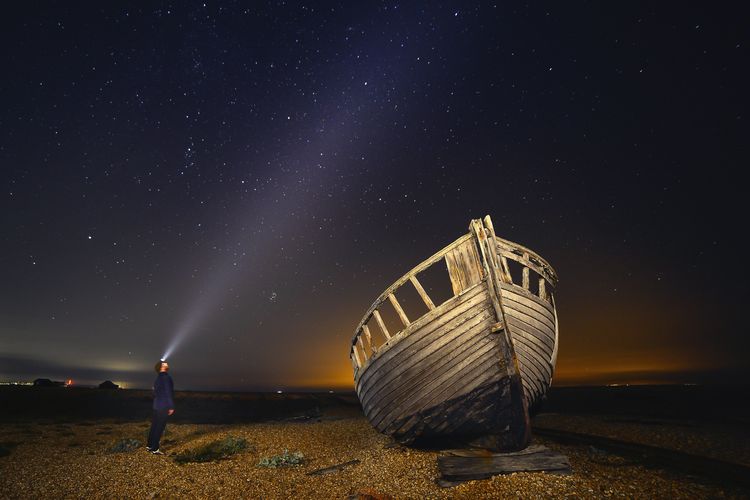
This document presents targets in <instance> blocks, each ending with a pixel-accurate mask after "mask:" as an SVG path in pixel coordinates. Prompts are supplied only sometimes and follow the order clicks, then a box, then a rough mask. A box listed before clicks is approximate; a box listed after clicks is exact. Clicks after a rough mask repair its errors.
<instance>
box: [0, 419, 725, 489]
mask: <svg viewBox="0 0 750 500" xmlns="http://www.w3.org/2000/svg"><path fill="white" fill-rule="evenodd" d="M0 425H1V427H0V443H12V444H11V445H9V446H6V449H7V450H8V454H7V455H6V456H0V496H2V497H3V498H124V497H125V498H260V497H263V498H290V497H294V498H347V497H354V498H357V497H359V498H366V495H370V498H372V497H378V496H379V497H380V498H388V497H389V496H390V497H393V498H506V497H514V498H516V497H518V498H539V497H560V498H562V497H566V498H567V497H575V498H602V497H622V498H706V497H723V496H732V494H734V495H737V494H738V493H737V492H736V491H724V490H722V488H721V487H719V486H715V485H708V484H702V483H699V482H697V481H694V480H692V479H690V478H688V477H685V476H677V475H674V474H672V473H668V472H665V471H661V470H652V469H646V468H644V467H642V466H639V465H634V464H632V463H630V462H628V461H625V460H620V459H619V458H618V457H613V456H607V457H601V456H598V454H597V453H594V452H592V450H590V449H589V448H588V447H567V446H566V447H561V446H559V445H557V444H555V443H554V442H548V441H547V442H544V444H546V445H547V446H549V447H550V448H555V449H558V450H561V451H563V452H564V453H565V454H567V455H568V456H569V458H570V462H571V465H572V466H573V471H574V473H573V474H572V475H569V476H553V475H548V474H544V473H536V474H529V473H520V474H512V475H508V476H496V477H494V478H492V479H489V480H485V481H472V482H468V483H465V484H462V485H459V486H456V487H454V488H448V489H443V488H440V487H438V486H437V485H436V484H435V479H436V478H437V477H438V469H437V460H436V457H437V452H436V451H429V450H416V449H409V448H404V447H401V446H393V445H392V443H391V442H390V440H389V439H388V438H387V437H385V436H383V435H380V434H378V433H377V432H376V431H374V430H373V429H372V427H371V426H370V425H369V424H368V423H367V421H366V420H365V419H364V418H363V417H358V418H344V419H340V420H323V421H320V422H318V421H313V422H312V423H302V422H285V423H262V424H245V425H228V426H207V425H195V424H170V425H169V426H168V432H167V435H166V436H165V438H164V439H163V441H162V449H164V450H165V451H166V452H167V455H165V456H155V455H151V454H150V453H148V452H147V451H146V450H145V449H144V448H143V446H140V447H139V448H138V449H135V450H134V451H124V452H119V453H114V452H112V449H113V447H114V446H115V445H117V443H121V442H123V440H130V439H135V440H138V441H140V442H141V443H143V442H144V441H145V435H146V433H147V431H148V427H149V424H148V422H146V421H143V422H138V423H116V422H112V421H108V422H104V421H101V422H79V423H48V424H43V423H28V424H24V423H15V424H7V423H5V424H0ZM229 436H232V439H233V440H235V441H233V442H235V443H236V442H238V441H236V440H242V439H244V440H246V443H247V446H246V447H244V446H243V447H239V448H238V449H236V450H234V451H233V453H229V454H227V455H226V456H225V457H224V458H223V459H220V460H216V461H209V462H200V463H192V462H188V463H184V464H180V463H178V462H177V461H176V460H175V458H176V457H177V456H178V455H180V454H183V455H185V454H190V453H195V451H196V450H200V449H201V448H203V449H210V448H211V446H210V444H211V443H215V442H217V441H221V440H226V438H227V437H229ZM285 449H286V450H290V451H294V452H297V451H299V452H301V453H302V454H304V461H303V462H302V463H301V464H300V465H291V466H286V467H278V468H268V467H259V466H258V464H259V462H260V461H261V460H262V459H263V458H264V457H273V456H278V455H280V454H283V452H284V450H285ZM350 460H359V463H356V464H355V465H351V466H348V467H346V468H344V469H343V470H340V471H337V472H333V473H331V474H324V475H320V476H308V475H307V473H308V472H311V471H313V470H316V469H320V468H323V467H328V466H332V465H335V464H338V463H341V462H346V461H350Z"/></svg>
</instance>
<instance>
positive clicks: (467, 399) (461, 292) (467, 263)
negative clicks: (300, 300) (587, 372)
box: [352, 218, 558, 449]
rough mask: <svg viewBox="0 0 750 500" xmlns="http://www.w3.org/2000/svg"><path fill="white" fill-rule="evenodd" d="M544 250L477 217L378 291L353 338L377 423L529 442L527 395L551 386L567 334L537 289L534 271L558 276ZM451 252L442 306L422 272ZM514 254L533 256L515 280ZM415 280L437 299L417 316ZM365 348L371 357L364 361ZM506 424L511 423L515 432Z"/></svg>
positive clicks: (363, 398)
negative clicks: (385, 313)
mask: <svg viewBox="0 0 750 500" xmlns="http://www.w3.org/2000/svg"><path fill="white" fill-rule="evenodd" d="M537 257H538V256H537V255H536V254H534V253H532V252H530V251H526V249H525V248H524V247H521V246H520V245H516V244H514V243H510V242H506V240H502V239H499V238H497V236H496V235H495V234H494V228H493V227H492V221H491V220H490V219H489V218H485V221H484V224H482V221H479V220H477V221H472V223H471V224H470V226H469V234H467V235H464V236H462V237H461V238H459V239H457V240H456V241H454V242H453V243H451V244H450V245H448V246H446V247H445V248H444V249H443V250H441V251H440V252H438V253H436V254H434V255H433V256H432V257H430V258H429V259H427V260H426V261H424V262H422V263H420V264H419V265H417V266H416V267H414V268H413V269H412V271H410V272H409V273H407V274H405V275H404V276H402V277H401V278H400V279H399V280H397V281H396V282H395V283H393V285H391V286H390V287H388V289H386V290H385V291H384V292H383V293H382V294H381V295H380V296H379V297H378V299H377V300H376V301H375V302H374V303H373V304H372V305H371V306H370V308H369V309H368V312H367V313H366V314H365V316H364V317H363V318H362V320H361V322H360V325H359V326H358V328H357V329H356V330H355V336H354V339H353V342H352V343H353V351H352V362H353V366H354V367H355V389H356V392H357V394H358V396H359V399H360V402H361V404H362V408H363V410H364V412H365V415H366V416H367V418H368V419H369V420H370V422H371V423H372V424H373V425H374V426H375V428H376V429H377V430H379V431H381V432H384V433H385V434H388V435H392V436H394V437H397V438H398V439H406V440H409V439H414V438H415V437H418V436H419V435H435V436H437V435H446V436H447V435H454V434H451V433H456V432H458V433H463V435H469V434H467V433H476V434H471V435H473V436H478V435H480V434H485V433H487V432H488V429H490V428H492V429H494V431H493V432H490V434H492V435H493V436H495V438H493V439H494V441H492V440H490V441H487V442H486V443H485V444H486V445H487V446H492V447H494V448H495V449H498V448H499V449H508V446H507V445H506V444H505V443H509V442H511V441H508V439H509V438H508V437H507V436H513V438H512V439H513V441H512V442H514V443H516V444H513V445H512V446H513V447H516V446H521V445H523V444H524V443H526V442H528V441H527V439H528V436H529V434H528V430H529V429H530V427H529V423H528V413H527V408H528V406H527V405H528V404H534V403H535V402H538V401H539V399H540V398H542V397H543V396H544V394H545V393H546V391H547V390H548V387H549V383H550V378H551V374H552V370H553V369H554V361H553V359H552V358H553V357H554V353H555V352H556V350H557V345H556V344H557V335H558V333H557V328H556V327H557V323H556V318H555V315H556V311H555V310H554V304H553V303H552V296H551V295H550V297H549V301H546V300H544V299H543V298H540V296H538V295H537V294H536V293H532V292H531V288H532V285H530V280H531V279H536V278H537V277H536V276H531V271H534V272H537V274H538V275H539V277H540V279H546V280H547V281H548V283H546V284H547V285H553V284H554V283H556V275H555V273H554V270H553V269H552V268H551V267H550V266H548V264H547V263H546V261H544V260H542V259H541V258H537ZM441 259H445V261H446V268H447V270H448V276H449V278H450V281H451V287H452V289H453V292H454V296H453V297H451V298H449V299H448V300H446V301H445V302H443V303H442V304H440V305H438V306H436V305H435V303H433V302H432V299H431V298H430V297H429V295H428V294H427V293H426V291H425V289H424V287H423V286H422V284H421V283H420V281H419V279H418V278H417V273H419V272H421V271H423V270H424V269H427V268H428V267H430V266H431V265H436V264H437V263H438V262H439V261H440V260H441ZM508 259H512V260H514V261H516V262H519V263H520V264H521V265H522V266H523V267H522V270H521V273H520V274H521V276H520V279H519V280H518V284H514V283H513V281H512V280H511V277H510V275H509V270H508ZM527 263H528V265H527ZM537 269H538V271H537ZM407 280H408V281H410V282H411V283H412V285H413V286H414V287H415V289H416V290H417V293H418V294H419V295H420V298H421V300H422V301H423V302H424V304H425V305H426V306H427V312H425V313H424V314H422V315H421V316H419V317H417V318H409V317H408V315H407V314H406V312H405V311H404V308H403V307H402V305H401V304H400V302H399V300H398V299H397V295H398V289H399V287H400V286H402V285H403V284H404V283H405V282H406V281H407ZM544 290H548V288H545V289H544ZM535 291H536V290H535ZM402 298H403V297H402ZM506 298H507V299H508V303H507V304H505V301H506ZM385 301H388V302H390V304H391V305H392V306H393V308H394V310H395V311H396V314H397V315H398V317H399V320H400V321H401V323H402V324H403V325H404V326H403V328H401V330H400V331H398V332H396V333H393V334H391V332H389V331H388V327H386V324H385V321H384V320H383V318H382V316H381V314H382V311H380V310H379V309H380V308H381V305H382V304H383V303H384V302H385ZM506 309H507V310H506ZM422 311H424V310H422ZM371 318H375V321H374V322H375V323H377V324H378V327H379V328H380V330H381V332H383V337H384V338H385V339H386V341H385V343H382V344H381V345H379V346H378V348H377V356H375V355H374V353H375V345H374V344H373V341H375V339H372V334H371V331H370V330H369V329H368V328H365V327H367V326H368V322H369V325H372V324H373V321H370V319H371ZM389 326H391V327H392V328H400V327H395V326H393V325H389ZM376 336H377V335H376ZM378 340H380V339H378ZM375 342H376V343H377V341H375ZM367 345H369V346H370V347H369V351H368V350H367V349H368V347H367ZM360 348H361V349H362V352H360V351H359V349H360ZM368 354H369V358H368V356H367V355H368ZM362 358H364V364H362V365H361V366H358V363H357V359H359V362H360V363H362V361H363V360H362ZM479 394H481V400H480V399H477V398H479V397H480V396H478V395H479ZM524 422H525V423H524ZM508 426H509V427H508ZM504 429H511V430H509V431H507V434H506V431H505V430H504ZM502 436H505V437H502Z"/></svg>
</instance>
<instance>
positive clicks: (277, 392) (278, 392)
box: [276, 391, 284, 394]
mask: <svg viewBox="0 0 750 500" xmlns="http://www.w3.org/2000/svg"><path fill="white" fill-rule="evenodd" d="M282 392H284V391H276V394H281V393H282Z"/></svg>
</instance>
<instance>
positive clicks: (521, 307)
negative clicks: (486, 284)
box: [503, 290, 555, 330]
mask: <svg viewBox="0 0 750 500" xmlns="http://www.w3.org/2000/svg"><path fill="white" fill-rule="evenodd" d="M515 297H516V295H515V294H511V293H508V292H506V291H505V290H503V306H504V307H505V310H506V311H518V312H522V313H523V314H525V315H527V316H531V317H532V318H536V320H537V321H541V322H542V323H544V324H545V325H547V327H548V328H549V329H550V330H554V329H555V323H554V321H553V320H552V319H550V318H549V316H547V315H546V314H542V313H540V312H539V311H537V310H536V309H532V308H530V307H529V306H527V305H525V304H522V303H520V302H516V301H515V300H513V299H514V298H515Z"/></svg>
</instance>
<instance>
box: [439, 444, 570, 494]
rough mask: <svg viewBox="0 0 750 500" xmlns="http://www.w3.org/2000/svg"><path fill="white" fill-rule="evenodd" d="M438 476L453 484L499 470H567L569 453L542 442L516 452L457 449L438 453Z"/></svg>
mask: <svg viewBox="0 0 750 500" xmlns="http://www.w3.org/2000/svg"><path fill="white" fill-rule="evenodd" d="M438 468H439V469H440V474H441V476H442V477H441V479H442V480H443V481H444V482H445V483H447V484H446V485H447V486H452V485H454V484H457V483H458V482H461V481H471V480H474V479H487V478H489V477H492V476H495V475H498V474H510V473H513V472H537V471H545V472H551V473H556V474H570V473H571V472H572V471H571V468H570V462H569V461H568V457H566V456H565V455H563V454H561V453H558V452H556V451H553V450H550V449H548V448H546V447H545V446H542V445H535V446H531V447H529V448H526V449H524V450H521V451H519V452H513V453H489V452H486V451H484V450H479V451H474V450H466V451H457V450H452V451H451V452H450V455H445V456H440V457H438Z"/></svg>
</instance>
